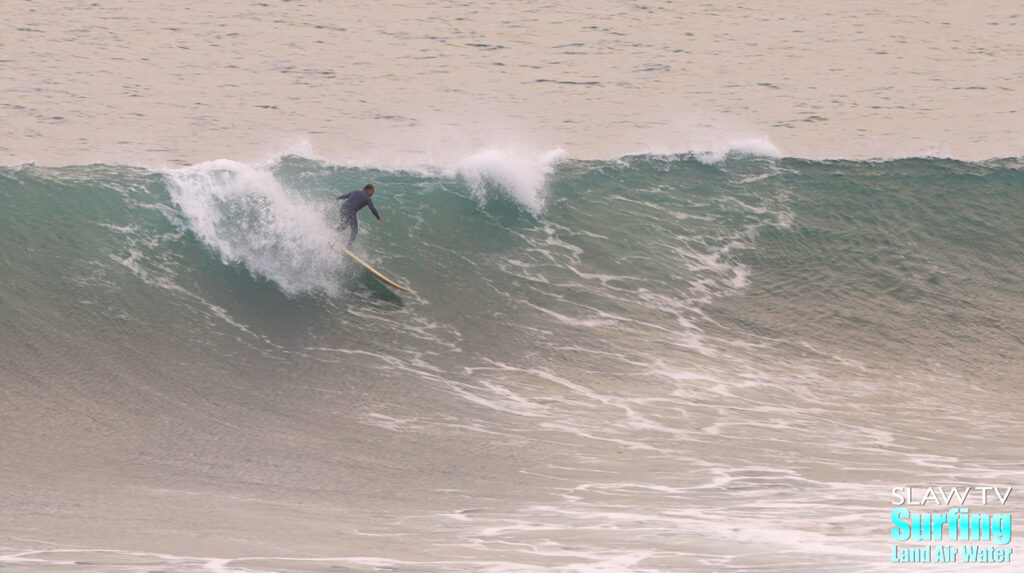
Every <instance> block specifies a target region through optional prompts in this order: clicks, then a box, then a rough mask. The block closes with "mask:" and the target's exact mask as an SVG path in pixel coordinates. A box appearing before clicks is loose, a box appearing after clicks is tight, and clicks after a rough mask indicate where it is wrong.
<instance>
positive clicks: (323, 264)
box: [165, 159, 342, 295]
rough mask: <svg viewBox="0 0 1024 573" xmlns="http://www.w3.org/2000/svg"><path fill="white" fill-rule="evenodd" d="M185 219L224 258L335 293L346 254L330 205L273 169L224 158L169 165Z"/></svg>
mask: <svg viewBox="0 0 1024 573" xmlns="http://www.w3.org/2000/svg"><path fill="white" fill-rule="evenodd" d="M165 174H166V176H167V178H168V181H169V185H168V188H169V190H170V193H171V197H172V199H173V200H174V202H175V204H177V205H178V207H179V208H180V209H181V213H182V215H183V217H184V225H185V227H186V228H187V229H188V230H189V231H192V232H193V233H195V235H196V236H197V237H198V238H199V239H200V240H201V241H202V242H203V243H204V244H205V245H206V246H208V247H210V248H211V249H213V250H214V251H215V252H216V253H217V254H218V255H219V256H220V257H221V259H222V260H223V261H224V262H225V263H241V264H243V265H245V268H246V269H248V270H249V272H250V273H252V274H253V275H255V276H259V277H262V278H265V279H269V280H272V281H274V282H275V283H277V284H278V285H279V286H280V287H281V289H282V290H283V291H284V292H285V293H287V294H291V295H294V294H299V293H308V292H318V291H320V292H327V293H329V294H336V293H337V289H338V286H337V285H338V281H337V278H336V277H337V273H338V272H339V271H340V269H341V264H342V263H341V259H340V258H339V257H338V256H336V255H337V252H338V248H339V242H338V237H337V234H336V233H335V232H334V231H333V230H332V229H331V226H330V223H329V222H328V221H327V218H326V217H327V215H326V213H327V212H328V211H329V209H326V208H325V207H324V205H320V204H317V203H316V202H315V201H312V200H309V199H306V198H303V197H302V196H301V195H300V194H298V193H297V192H295V191H293V190H289V189H287V188H285V187H284V186H283V185H282V184H281V183H280V182H279V181H278V180H277V179H276V178H275V177H274V175H273V173H272V172H270V171H269V170H268V169H266V168H261V167H251V166H249V165H246V164H244V163H239V162H236V161H230V160H226V159H220V160H216V161H210V162H206V163H201V164H199V165H195V166H190V167H185V168H182V169H176V170H171V171H167V172H166V173H165Z"/></svg>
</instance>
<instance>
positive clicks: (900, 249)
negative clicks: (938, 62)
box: [0, 151, 1024, 572]
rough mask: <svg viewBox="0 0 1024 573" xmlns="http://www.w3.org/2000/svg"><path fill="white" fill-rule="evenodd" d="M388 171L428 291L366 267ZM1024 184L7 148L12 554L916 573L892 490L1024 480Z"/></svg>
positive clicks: (55, 558) (827, 168)
mask: <svg viewBox="0 0 1024 573" xmlns="http://www.w3.org/2000/svg"><path fill="white" fill-rule="evenodd" d="M365 181H374V182H375V183H376V185H377V188H378V190H379V192H378V193H377V194H376V195H375V197H374V199H375V202H376V204H377V206H378V209H379V210H380V212H381V214H382V216H383V217H384V221H383V222H377V221H375V220H374V219H372V218H371V217H368V216H364V217H363V223H362V225H361V231H360V236H359V240H358V242H357V251H358V252H359V253H360V254H362V255H363V256H365V257H366V258H367V259H368V260H369V261H370V262H371V263H372V264H374V265H376V266H378V267H379V268H380V269H382V270H384V271H385V272H386V273H388V274H390V275H391V276H393V277H395V278H396V279H398V280H399V281H400V282H403V283H405V284H408V285H410V286H411V288H412V289H413V290H414V291H415V292H414V293H413V294H404V293H403V294H396V293H395V292H392V291H390V290H389V289H387V288H386V287H384V286H382V285H381V284H379V283H377V282H376V281H375V280H374V279H372V278H371V277H369V276H367V275H365V274H364V273H362V272H361V271H359V270H358V269H356V268H354V267H353V266H352V265H347V264H346V262H345V260H344V259H343V258H341V257H339V248H340V238H339V236H338V234H337V233H336V231H334V226H335V225H336V224H337V214H336V203H335V202H334V201H333V196H334V195H335V194H337V192H338V191H339V190H347V189H354V188H358V187H360V186H361V185H362V184H363V183H364V182H365ZM1022 182H1024V171H1022V164H1021V162H1020V161H1019V160H1015V159H1005V160H991V161H985V162H964V161H957V160H949V159H904V160H894V161H885V162H863V161H826V162H816V161H807V160H798V159H789V158H783V157H771V156H765V155H757V154H750V153H731V154H726V155H723V156H714V157H712V156H710V155H693V154H684V155H667V156H654V155H644V156H626V157H621V158H618V159H615V160H607V161H602V160H588V161H582V160H575V159H572V158H570V157H567V156H565V155H564V154H562V153H558V152H553V153H549V154H544V155H541V156H538V157H533V158H530V157H523V156H518V155H509V154H503V153H501V152H497V151H489V152H484V153H481V154H478V155H476V156H471V157H467V158H465V159H463V160H461V161H458V162H456V163H453V164H450V165H444V166H421V167H418V168H415V169H413V168H406V169H392V170H384V169H370V168H366V167H350V166H345V165H339V164H333V163H329V162H326V161H323V160H319V159H310V158H305V157H301V156H295V155H290V156H283V157H280V158H278V159H275V160H273V161H268V162H265V163H262V164H258V165H251V164H244V163H239V162H234V161H229V160H217V161H211V162H206V163H200V164H196V165H191V166H187V167H182V168H171V169H147V168H140V167H127V166H119V165H89V166H77V167H43V166H36V165H22V166H15V167H6V168H2V170H0V201H2V205H3V209H2V217H3V222H2V224H0V253H2V257H3V259H2V264H3V273H4V274H3V276H4V280H3V282H2V289H0V301H2V308H3V313H2V314H0V321H2V330H0V332H2V336H3V344H2V345H0V348H2V352H3V360H2V362H0V364H2V370H0V373H2V374H0V376H2V379H3V384H2V386H0V387H2V390H3V401H4V407H3V409H2V410H0V412H2V416H3V420H2V425H3V428H4V440H3V456H2V460H3V461H2V464H3V465H2V468H3V473H4V491H3V496H2V498H0V499H2V503H3V507H4V511H3V512H2V518H0V520H2V521H0V523H2V527H0V529H2V530H3V531H4V532H5V533H4V537H3V539H2V540H0V544H2V546H3V556H2V557H0V563H2V566H3V567H4V568H6V569H8V570H11V571H22V570H26V571H27V570H33V571H35V570H45V571H50V570H52V571H205V570H213V571H230V572H236V571H237V572H243V571H244V572H250V571H261V572H262V571H335V570H342V571H378V570H387V571H732V570H765V571H883V570H886V571H887V570H902V568H903V567H907V565H903V566H902V567H901V566H899V565H894V564H893V563H892V562H891V557H890V553H891V546H892V545H893V544H894V543H893V541H892V539H891V537H890V533H889V530H890V527H891V526H892V524H891V522H890V519H889V512H890V511H891V510H892V508H893V505H892V499H893V496H892V493H891V490H892V488H894V487H901V488H902V487H906V486H919V487H925V486H928V485H939V484H944V485H976V486H978V485H985V486H989V485H991V486H997V487H1000V488H1005V487H1007V486H1015V485H1017V484H1019V483H1020V482H1021V477H1022V467H1021V465H1020V454H1021V441H1020V435H1021V433H1022V430H1024V429H1022V427H1021V418H1020V416H1019V412H1020V406H1021V404H1022V395H1021V392H1022V389H1021V386H1020V375H1021V373H1022V371H1021V364H1022V360H1024V355H1022V347H1024V346H1022V344H1021V342H1022V340H1024V326H1022V325H1024V320H1022V318H1024V316H1022V315H1021V305H1020V301H1021V300H1022V299H1024V234H1022V232H1021V227H1020V221H1021V220H1022V218H1024V196H1022V195H1021V193H1020V190H1021V188H1022ZM1019 499H1020V498H1019V494H1016V493H1015V494H1014V495H1012V496H1011V497H1010V498H1009V501H1008V503H1007V505H1006V506H1000V508H999V510H1000V511H1004V512H1017V514H1018V515H1019V511H1020V509H1021V503H1020V501H1019ZM972 510H973V511H975V512H978V511H994V510H995V509H994V508H993V507H992V506H981V505H975V506H972ZM1016 546H1017V545H1016V543H1014V544H1012V545H1008V546H1007V547H1016ZM927 567H928V566H926V565H923V566H922V565H918V566H917V568H918V569H921V570H928V569H927ZM934 567H937V569H935V570H949V569H948V568H947V569H943V568H942V567H941V566H938V565H935V566H934ZM922 568H923V569H922ZM918 569H915V570H918ZM961 569H963V570H970V569H971V567H970V566H968V565H964V564H961V566H960V567H957V568H956V570H961ZM998 569H999V567H998V566H992V565H988V566H985V567H983V570H986V571H988V570H998ZM1003 570H1007V569H1003Z"/></svg>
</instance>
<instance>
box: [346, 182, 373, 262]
mask: <svg viewBox="0 0 1024 573" xmlns="http://www.w3.org/2000/svg"><path fill="white" fill-rule="evenodd" d="M370 197H373V183H368V184H367V185H366V187H363V188H362V190H360V191H353V192H351V193H345V194H344V195H339V196H338V199H337V200H338V201H341V200H342V199H344V200H345V202H344V203H342V204H341V224H340V225H338V230H339V231H344V230H345V229H351V231H350V232H349V235H348V242H347V243H345V248H346V249H347V248H348V247H350V246H351V245H352V242H353V241H355V240H356V234H357V233H358V232H359V220H358V219H357V218H356V212H358V211H359V210H360V209H362V208H363V207H367V206H369V207H370V212H371V213H373V216H374V217H376V218H377V220H378V221H383V220H384V219H381V218H380V215H379V214H377V209H376V208H374V206H373V200H372V199H370Z"/></svg>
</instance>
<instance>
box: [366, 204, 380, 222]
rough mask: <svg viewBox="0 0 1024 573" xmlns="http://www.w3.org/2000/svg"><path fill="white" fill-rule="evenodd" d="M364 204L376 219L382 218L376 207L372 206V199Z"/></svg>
mask: <svg viewBox="0 0 1024 573" xmlns="http://www.w3.org/2000/svg"><path fill="white" fill-rule="evenodd" d="M366 206H367V207H369V208H370V212H371V213H373V216H374V217H376V218H377V220H378V221H381V220H382V219H381V218H380V215H378V214H377V209H376V208H375V207H374V206H373V201H367V202H366Z"/></svg>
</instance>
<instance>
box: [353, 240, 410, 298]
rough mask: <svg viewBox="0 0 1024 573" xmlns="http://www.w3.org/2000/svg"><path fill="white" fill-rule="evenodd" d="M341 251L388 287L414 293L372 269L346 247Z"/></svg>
mask: <svg viewBox="0 0 1024 573" xmlns="http://www.w3.org/2000/svg"><path fill="white" fill-rule="evenodd" d="M341 250H343V251H345V254H346V255H348V256H349V258H351V259H352V260H353V261H355V262H357V263H359V264H360V265H361V266H362V267H363V268H364V269H366V270H367V271H368V272H369V273H370V274H371V275H373V276H374V277H375V278H376V279H377V280H379V281H380V282H382V283H384V284H386V285H388V286H389V287H391V288H396V289H398V290H400V291H404V292H412V291H411V290H409V289H408V288H406V287H404V286H402V285H400V284H398V283H396V282H395V281H393V280H391V279H389V278H388V277H386V276H384V273H382V272H380V271H378V270H377V269H375V268H373V267H371V266H370V263H368V262H366V261H364V260H363V259H360V258H359V257H357V256H356V254H355V253H353V252H352V251H350V250H348V249H346V248H344V247H342V248H341Z"/></svg>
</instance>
